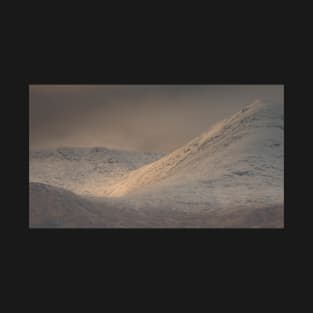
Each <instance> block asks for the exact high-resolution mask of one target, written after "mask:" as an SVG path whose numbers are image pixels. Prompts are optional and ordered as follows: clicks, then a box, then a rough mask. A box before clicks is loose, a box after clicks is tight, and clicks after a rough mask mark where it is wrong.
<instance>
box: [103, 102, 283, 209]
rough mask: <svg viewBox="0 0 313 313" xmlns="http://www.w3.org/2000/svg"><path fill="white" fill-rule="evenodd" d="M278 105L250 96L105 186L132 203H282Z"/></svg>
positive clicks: (213, 205)
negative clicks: (200, 131)
mask: <svg viewBox="0 0 313 313" xmlns="http://www.w3.org/2000/svg"><path fill="white" fill-rule="evenodd" d="M283 121H284V117H283V104H281V103H265V102H262V101H255V102H254V103H252V104H250V105H248V106H246V107H244V108H243V109H242V110H241V111H240V112H238V113H236V114H234V115H233V116H232V117H230V118H229V119H226V120H224V121H222V122H220V123H218V124H216V125H215V126H214V127H212V128H211V129H210V130H209V131H208V132H206V133H203V134H202V135H200V136H199V137H197V138H195V139H194V140H192V141H190V142H189V143H188V144H186V145H185V146H183V147H181V148H179V149H177V150H175V151H174V152H172V153H170V154H169V155H167V156H165V157H163V158H161V159H159V160H158V161H155V162H153V163H151V164H148V165H145V166H143V167H141V168H139V169H137V170H134V171H132V172H130V173H129V174H128V175H127V177H125V178H123V179H121V180H120V181H118V182H117V183H115V184H113V185H112V186H110V188H108V189H107V190H106V194H107V196H110V197H122V196H126V195H127V196H128V198H130V199H133V201H134V203H136V204H137V206H138V207H141V206H147V205H148V204H149V205H152V206H155V207H158V206H162V205H163V204H164V205H169V206H170V207H174V208H180V207H181V208H187V207H188V208H189V209H190V210H196V209H197V208H199V210H202V209H204V208H206V209H208V208H215V209H216V208H220V209H227V208H230V207H232V208H235V207H238V208H239V207H240V208H243V207H266V206H272V205H278V206H281V207H283V200H284V193H283V189H284V181H283V178H284V122H283Z"/></svg>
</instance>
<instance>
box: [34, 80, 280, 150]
mask: <svg viewBox="0 0 313 313" xmlns="http://www.w3.org/2000/svg"><path fill="white" fill-rule="evenodd" d="M256 99H261V100H265V101H273V102H281V103H282V102H283V86H282V85H31V86H30V99H29V100H30V114H29V116H30V148H50V147H56V146H82V147H85V146H105V147H111V148H118V149H130V150H142V151H164V152H168V151H171V150H173V149H175V148H177V147H179V146H181V145H183V144H185V143H186V142H187V141H188V140H190V139H192V138H193V137H195V136H197V135H199V134H200V133H201V132H203V131H206V130H207V129H208V128H209V127H211V126H212V125H213V124H214V123H215V122H218V121H219V120H221V119H224V118H227V117H229V116H230V115H231V114H233V113H235V112H237V111H238V110H240V109H241V108H242V107H243V106H244V105H246V104H249V103H250V102H252V101H254V100H256Z"/></svg>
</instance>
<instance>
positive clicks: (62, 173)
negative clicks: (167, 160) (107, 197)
mask: <svg viewBox="0 0 313 313" xmlns="http://www.w3.org/2000/svg"><path fill="white" fill-rule="evenodd" d="M163 155H164V154H163V153H148V152H136V151H122V150H112V149H107V148H104V147H95V148H73V147H62V148H58V149H50V150H49V149H47V150H32V151H30V158H29V180H30V181H31V182H38V183H44V184H48V185H52V186H56V187H61V188H65V189H68V190H70V191H73V192H75V193H77V194H80V195H88V196H101V195H103V193H104V188H105V186H106V185H107V184H109V183H113V182H114V181H115V180H116V179H118V178H120V177H122V176H123V175H125V174H126V173H127V172H128V171H130V170H133V169H136V168H138V167H140V166H142V165H144V164H146V163H150V162H152V161H154V160H156V159H158V158H160V157H161V156H163Z"/></svg>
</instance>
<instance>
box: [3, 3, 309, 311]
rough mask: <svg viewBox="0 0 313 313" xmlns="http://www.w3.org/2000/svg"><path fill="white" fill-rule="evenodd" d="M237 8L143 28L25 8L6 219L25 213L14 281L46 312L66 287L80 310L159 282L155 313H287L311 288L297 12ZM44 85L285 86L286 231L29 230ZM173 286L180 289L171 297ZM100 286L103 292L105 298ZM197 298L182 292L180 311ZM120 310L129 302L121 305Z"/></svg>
mask: <svg viewBox="0 0 313 313" xmlns="http://www.w3.org/2000/svg"><path fill="white" fill-rule="evenodd" d="M38 5H39V4H38ZM235 6H236V5H234V4H233V5H232V6H226V7H224V8H220V10H218V9H216V8H213V7H212V6H209V7H208V8H203V10H201V9H200V10H197V11H195V10H194V9H195V8H190V7H185V6H184V5H183V4H180V5H179V7H176V8H174V9H173V10H169V8H168V7H165V8H163V9H161V7H159V6H157V4H154V5H152V4H151V7H150V6H148V5H147V7H145V8H141V10H140V11H136V12H137V14H138V15H139V17H138V18H137V17H136V16H135V15H133V13H131V12H132V11H130V8H128V7H125V6H121V7H120V8H119V10H117V11H116V13H117V15H114V18H111V19H109V17H111V11H110V10H109V9H108V8H107V7H105V6H104V7H103V8H102V9H100V8H99V10H97V9H95V8H93V10H91V8H89V7H88V8H87V7H85V6H83V7H81V6H80V5H78V4H77V5H76V6H73V7H70V8H66V7H65V6H62V7H60V8H59V10H57V9H56V8H55V7H54V6H52V4H50V5H48V4H47V5H44V4H41V5H40V8H38V7H35V8H36V9H34V10H25V11H24V9H25V8H22V7H19V10H18V11H19V13H18V14H17V16H15V17H16V18H17V20H18V19H19V18H20V17H22V16H23V17H24V18H23V19H21V20H19V24H18V25H19V26H18V27H11V28H12V29H11V31H10V33H9V32H8V36H7V37H8V39H9V45H8V47H9V48H8V49H6V50H7V51H8V52H9V53H8V54H7V55H6V56H5V58H4V61H5V63H6V65H7V66H6V68H7V69H8V71H7V72H6V81H8V82H12V85H11V86H12V90H8V91H9V96H10V97H9V102H8V105H7V106H9V108H10V109H11V110H12V121H15V122H13V125H12V123H9V125H11V126H10V127H13V128H14V129H15V128H17V129H18V131H17V132H14V134H13V133H12V132H11V131H10V138H7V136H5V133H4V137H5V138H4V139H5V140H4V144H6V145H7V147H8V151H9V161H10V162H13V165H12V166H11V167H10V168H9V170H10V172H9V173H10V175H8V178H6V179H7V185H8V186H9V188H8V189H9V193H6V192H5V193H6V195H9V200H10V202H7V203H8V204H7V205H6V207H5V208H3V209H6V210H9V211H10V213H13V217H11V218H10V223H9V224H10V225H6V226H9V227H8V229H9V230H8V235H7V236H6V239H7V242H8V246H9V248H10V253H9V255H10V256H12V258H13V259H14V262H12V263H11V265H13V267H14V274H15V275H21V276H20V277H23V278H22V279H21V280H22V282H21V281H20V283H21V284H22V283H23V286H25V288H26V286H29V288H30V289H31V290H33V291H34V290H36V293H34V294H32V298H31V299H33V298H35V299H33V300H34V301H33V302H34V303H36V301H38V298H44V299H47V301H49V302H46V303H49V305H50V306H53V303H55V302H56V300H55V301H54V300H53V299H52V298H50V299H49V297H51V293H50V294H46V293H45V292H44V288H45V287H43V289H42V288H41V286H46V284H47V283H48V285H49V284H51V283H52V282H53V283H56V285H57V286H59V287H57V288H56V289H55V292H56V293H58V290H59V288H60V289H62V287H65V286H67V284H69V285H68V286H69V287H68V288H67V287H65V288H64V289H65V291H64V292H63V293H62V292H61V293H58V297H60V299H63V298H64V299H67V300H68V299H69V298H70V296H69V294H70V290H71V291H73V290H75V291H77V294H79V291H81V290H86V289H89V287H90V288H92V289H93V290H94V291H95V293H94V297H95V298H96V299H97V300H99V299H103V301H109V299H107V298H105V295H104V290H103V289H104V288H109V289H110V290H111V291H113V290H114V291H116V292H117V293H119V292H120V290H121V289H123V287H125V285H127V286H128V287H129V288H128V289H127V290H126V291H127V292H130V291H131V290H133V289H136V288H140V290H141V288H142V287H144V288H143V289H146V288H145V286H146V285H148V284H150V283H152V284H154V283H155V282H158V283H160V284H161V285H162V288H160V289H158V292H159V293H158V294H155V293H153V295H154V296H157V297H156V298H154V300H151V302H150V306H151V307H154V306H156V305H157V303H159V300H160V298H162V297H164V298H167V297H169V298H171V297H172V291H173V292H174V289H175V290H177V288H179V287H181V288H182V287H183V288H182V289H183V290H185V291H186V290H190V289H197V290H199V293H198V296H199V297H200V298H201V299H199V302H202V300H205V299H207V301H204V302H206V304H208V302H210V303H211V302H214V300H215V298H214V297H210V295H211V293H210V291H209V290H212V289H213V290H214V292H215V293H214V294H216V293H217V294H219V296H221V295H222V294H224V293H225V292H226V291H230V294H232V293H234V294H237V298H236V301H234V300H233V298H232V297H231V296H230V298H228V296H226V295H225V297H222V299H221V301H220V303H219V304H220V306H221V307H222V306H224V305H225V304H229V303H227V302H231V303H232V304H233V305H234V306H235V304H239V306H240V305H241V306H242V308H244V307H245V306H247V301H249V300H251V299H254V300H255V302H254V304H253V306H250V308H252V309H255V308H256V307H258V308H260V307H263V306H264V308H269V307H270V308H272V309H273V308H274V303H276V305H277V308H279V307H280V305H281V304H282V303H283V302H284V301H285V300H286V299H285V298H284V295H283V294H281V291H282V290H285V289H284V288H283V287H286V286H287V285H288V283H290V280H293V279H295V278H299V276H301V275H300V272H299V271H301V269H302V266H300V264H299V263H300V262H301V264H304V263H305V262H306V258H305V257H304V253H305V252H304V251H305V250H306V249H307V247H306V241H305V240H304V238H306V235H307V234H306V230H305V227H304V221H301V220H300V218H297V214H296V213H297V212H298V211H299V210H301V209H303V208H304V207H303V206H304V205H305V204H303V203H301V204H300V202H299V198H297V196H296V195H295V190H296V189H294V188H292V192H291V191H290V189H291V188H290V187H289V184H292V182H291V181H292V179H290V178H288V177H289V175H290V176H291V175H292V172H294V171H295V170H292V168H291V166H290V164H291V163H292V160H291V159H292V157H293V153H292V151H291V150H292V149H291V148H290V146H292V143H290V142H291V140H292V139H291V138H292V137H293V136H292V135H290V133H291V132H292V131H291V128H292V127H291V124H292V123H290V121H289V120H290V117H294V118H295V119H297V114H299V113H297V112H296V110H295V106H296V105H295V100H296V99H297V100H298V99H299V98H298V96H299V93H298V92H296V91H295V85H296V82H299V81H298V80H299V76H298V74H299V72H298V70H299V62H300V59H301V58H296V57H295V54H293V52H292V51H291V49H290V40H293V39H295V37H293V36H292V35H291V33H290V29H288V27H287V26H288V14H287V13H286V11H284V12H285V13H282V9H281V8H274V7H273V6H270V7H264V6H263V5H261V4H259V5H257V4H255V5H250V6H249V7H244V8H243V9H240V8H237V7H235ZM78 8H79V9H80V10H81V11H80V10H79V9H78ZM182 8H185V9H186V13H183V11H182ZM144 9H145V11H142V10H144ZM158 9H160V11H161V12H158ZM235 9H236V10H235ZM25 14H26V15H25ZM112 16H113V15H112ZM7 25H12V22H11V24H7ZM288 43H289V44H288ZM295 58H296V59H297V62H295ZM298 61H299V62H298ZM295 72H296V74H295ZM297 77H298V79H297ZM17 81H18V82H17ZM40 83H44V84H45V83H47V84H63V83H65V84H67V83H70V84H76V83H77V84H93V83H97V84H101V83H103V84H106V83H114V84H119V83H122V84H136V83H140V84H144V83H148V84H150V83H151V84H156V83H157V84H174V83H175V84H178V83H179V84H180V83H181V84H199V83H201V84H250V83H252V84H272V83H273V84H284V85H285V229H282V230H279V229H276V230H262V229H260V230H257V229H250V230H245V229H241V230H240V229H239V230H238V229H237V230H231V229H228V230H227V229H226V230H221V229H220V230H217V229H216V230H212V229H211V230H210V229H207V230H204V229H201V230H178V229H176V230H160V229H159V230H140V229H137V230H123V229H117V230H108V229H102V230H85V229H81V230H79V229H77V230H74V229H68V230H66V229H65V230H61V229H52V230H48V229H46V230H36V229H29V226H28V85H29V84H40ZM302 86H303V85H302ZM298 88H299V87H298ZM300 89H301V88H300ZM298 90H299V89H298ZM3 119H4V120H5V119H6V115H4V116H3ZM9 122H10V121H9ZM11 133H12V135H11ZM15 157H17V159H15ZM5 167H6V166H5ZM12 169H13V171H14V175H13V176H12ZM17 190H18V191H17ZM4 223H5V224H7V223H6V222H4ZM9 239H10V240H9ZM297 261H298V262H297ZM299 261H300V262H299ZM302 261H303V262H302ZM296 262H297V263H296ZM295 267H296V268H297V271H295ZM109 278H110V279H109ZM112 278H113V279H112ZM118 278H120V280H118ZM64 281H65V282H64ZM117 281H119V285H118V286H115V283H116V282H117ZM63 282H64V283H65V285H64V284H63ZM172 282H175V283H178V285H179V287H173V290H172V291H171V289H170V288H171V287H170V286H172V285H171V283H172ZM137 284H139V286H138V287H137ZM263 284H264V285H263ZM34 285H35V286H36V287H32V286H34ZM73 285H74V286H73ZM96 285H98V286H100V287H99V288H93V287H95V286H96ZM135 285H136V286H135ZM200 286H203V287H201V288H200ZM256 286H258V287H259V289H258V290H257V289H256ZM260 286H261V288H260ZM294 286H295V284H292V287H294ZM33 288H35V289H33ZM168 288H169V289H170V290H169V293H167V289H168ZM26 289H27V288H26ZM95 289H96V290H95ZM62 290H63V289H62ZM149 290H150V289H146V290H144V291H145V292H144V291H143V294H146V293H149ZM100 291H103V293H101V292H100ZM204 291H207V292H206V293H205V294H203V292H204ZM236 291H237V293H236ZM77 294H76V296H74V297H73V302H76V303H77V301H78V300H80V301H81V300H82V298H79V299H77ZM143 294H137V297H138V298H139V299H137V298H133V301H134V299H137V300H138V303H141V302H142V301H143V298H147V297H148V296H142V295H143ZM200 295H203V296H202V297H201V296H200ZM82 296H83V293H82ZM150 296H151V295H150ZM188 296H190V294H188V293H187V295H186V296H184V292H183V291H182V293H181V296H180V300H178V303H181V302H184V301H185V300H186V297H188ZM103 297H104V298H103ZM228 299H230V300H229V301H227V300H228ZM94 300H95V299H94ZM232 301H233V302H232ZM268 301H270V302H273V303H272V304H269V303H268ZM95 302H97V301H96V300H95ZM120 302H123V300H121V299H120V300H119V301H117V303H116V305H119V304H120ZM237 302H239V303H237ZM91 303H92V301H91V302H89V304H90V305H91ZM265 303H266V305H265ZM128 304H129V306H131V305H132V304H133V302H128ZM196 304H198V302H195V303H194V305H195V306H196Z"/></svg>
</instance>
